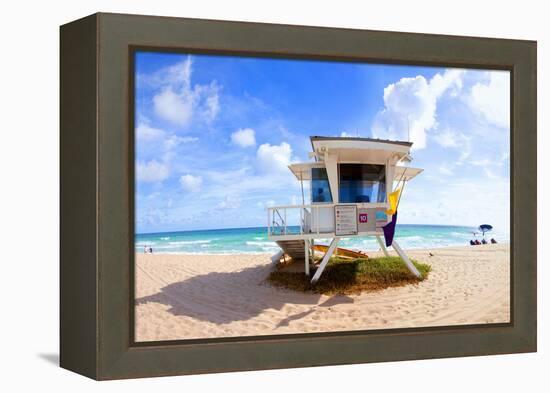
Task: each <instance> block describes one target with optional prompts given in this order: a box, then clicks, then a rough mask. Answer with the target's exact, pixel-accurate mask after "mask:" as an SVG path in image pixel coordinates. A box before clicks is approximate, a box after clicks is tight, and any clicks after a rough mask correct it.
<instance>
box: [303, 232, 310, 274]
mask: <svg viewBox="0 0 550 393" xmlns="http://www.w3.org/2000/svg"><path fill="white" fill-rule="evenodd" d="M304 269H305V270H304V271H305V272H306V276H308V277H309V240H307V239H304Z"/></svg>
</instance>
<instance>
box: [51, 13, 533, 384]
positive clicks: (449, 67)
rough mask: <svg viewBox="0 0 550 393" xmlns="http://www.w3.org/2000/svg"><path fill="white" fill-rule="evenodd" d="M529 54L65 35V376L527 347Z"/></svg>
mask: <svg viewBox="0 0 550 393" xmlns="http://www.w3.org/2000/svg"><path fill="white" fill-rule="evenodd" d="M535 232H536V43H535V42H530V41H520V40H502V39H489V38H467V37H451V36H439V35H423V34H410V33H390V32H379V31H362V30H349V29H332V28H317V27H302V26H286V25H270V24H254V23H240V22H223V21H206V20H194V19H180V18H165V17H150V16H133V15H118V14H95V15H92V16H89V17H86V18H84V19H81V20H78V21H75V22H71V23H69V24H67V25H64V26H62V27H61V366H62V367H65V368H67V369H70V370H73V371H76V372H78V373H81V374H83V375H86V376H89V377H92V378H95V379H117V378H133V377H145V376H161V375H175V374H191V373H206V372H222V371H233V370H255V369H269V368H283V367H304V366H317V365H329V364H349V363H361V362H376V361H390V360H406V359H425V358H435V357H452V356H472V355H488V354H502V353H518V352H530V351H535V350H536V236H534V233H535Z"/></svg>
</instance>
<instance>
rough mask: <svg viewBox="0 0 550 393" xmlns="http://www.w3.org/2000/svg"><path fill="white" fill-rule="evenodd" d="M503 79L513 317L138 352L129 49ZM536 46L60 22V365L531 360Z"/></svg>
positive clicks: (193, 368)
mask: <svg viewBox="0 0 550 393" xmlns="http://www.w3.org/2000/svg"><path fill="white" fill-rule="evenodd" d="M148 48H149V49H153V50H155V51H163V50H164V51H187V52H190V53H220V54H237V55H242V56H247V55H248V56H269V57H286V58H307V59H324V60H341V61H360V62H374V63H385V64H411V65H437V66H451V67H461V68H486V69H502V70H509V71H510V72H511V86H510V88H511V97H512V100H511V127H510V128H511V164H512V165H511V225H510V228H511V246H512V247H511V269H510V271H511V277H510V282H511V303H510V304H511V322H510V323H508V324H491V325H471V326H451V327H431V328H411V329H392V330H376V331H356V332H334V333H315V334H296V335H285V336H262V337H237V338H228V339H204V340H186V341H176V342H167V341H164V342H152V343H136V342H135V340H134V337H133V312H134V311H133V309H134V299H133V295H132V294H133V280H134V278H133V258H134V222H133V218H134V201H133V198H134V195H133V186H134V184H133V182H134V161H133V160H134V156H133V149H134V147H133V102H132V100H131V98H132V93H131V92H132V91H133V85H132V83H133V82H132V81H133V78H132V77H131V76H132V69H131V67H132V64H131V61H130V58H131V56H130V54H131V53H132V51H134V50H136V49H148ZM536 60H537V59H536V42H532V41H521V40H504V39H489V38H471V37H455V36H443V35H428V34H411V33H395V32H381V31H363V30H351V29H334V28H319V27H302V26H288V25H273V24H256V23H241V22H225V21H207V20H196V19H181V18H167V17H151V16H135V15H120V14H103V13H99V14H95V15H91V16H88V17H86V18H83V19H80V20H78V21H75V22H71V23H68V24H66V25H64V26H62V27H61V71H60V78H61V86H60V88H61V112H60V117H61V138H60V147H61V201H60V203H61V261H60V274H61V277H60V279H61V290H60V302H61V311H60V314H61V316H60V326H61V333H60V334H61V348H60V358H61V359H60V363H61V367H64V368H66V369H69V370H72V371H75V372H77V373H80V374H83V375H86V376H88V377H91V378H94V379H99V380H103V379H117V378H135V377H148V376H162V375H175V374H196V373H208V372H223V371H237V370H259V369H274V368H288V367H306V366H320V365H333V364H352V363H365V362H381V361H395V360H411V359H427V358H443V357H456V356H474V355H490V354H504V353H520V352H533V351H536V338H537V335H536V330H537V315H536V310H537V304H536V303H537V299H536V266H537V263H536V260H537V255H536V250H537V243H536V227H537V226H536V221H537V217H536V212H537V207H536V194H537V173H536V105H537V101H536Z"/></svg>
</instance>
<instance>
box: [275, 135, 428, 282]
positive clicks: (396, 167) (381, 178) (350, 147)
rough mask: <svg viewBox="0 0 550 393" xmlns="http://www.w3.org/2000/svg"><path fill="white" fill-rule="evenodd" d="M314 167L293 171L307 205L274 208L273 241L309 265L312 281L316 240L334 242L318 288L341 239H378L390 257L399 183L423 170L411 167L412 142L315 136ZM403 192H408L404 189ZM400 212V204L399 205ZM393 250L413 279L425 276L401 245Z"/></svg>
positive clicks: (298, 165) (296, 166)
mask: <svg viewBox="0 0 550 393" xmlns="http://www.w3.org/2000/svg"><path fill="white" fill-rule="evenodd" d="M310 139H311V146H312V150H313V151H312V152H311V153H310V157H311V158H314V161H312V162H304V163H295V164H291V165H289V169H290V171H291V172H292V173H293V174H294V176H296V179H298V180H299V181H300V184H301V190H302V204H301V205H286V206H273V207H269V208H268V217H267V218H268V238H269V239H270V240H272V241H275V242H276V243H277V244H278V245H279V247H281V251H280V252H279V253H278V254H276V255H274V256H273V260H274V261H275V260H279V259H280V258H281V257H282V256H283V254H287V255H289V256H290V257H292V258H293V259H298V260H301V259H304V263H305V273H306V275H308V276H309V270H310V269H309V268H310V256H311V255H313V245H314V239H327V238H329V239H331V240H330V246H329V247H328V250H327V251H326V252H325V255H324V257H323V259H322V261H321V263H320V265H319V267H318V268H317V271H316V272H315V274H314V276H313V278H312V279H311V282H312V283H315V282H317V280H319V277H320V276H321V274H322V273H323V270H324V269H325V267H326V265H327V263H328V261H329V259H330V257H331V256H332V254H333V253H334V251H335V249H336V248H337V245H338V241H339V240H340V239H341V238H349V237H361V236H374V237H376V239H377V241H378V244H379V245H380V248H381V249H382V251H383V252H384V254H385V255H386V256H387V255H388V251H387V249H386V245H385V242H384V239H383V238H382V237H383V236H384V232H383V227H384V226H385V225H387V224H388V223H390V222H391V220H392V214H388V209H391V208H392V203H390V202H389V201H390V199H391V198H390V196H391V194H392V193H394V196H395V190H394V183H395V182H398V186H399V183H400V182H402V184H403V185H404V184H405V182H406V181H409V180H411V179H412V178H414V177H415V176H416V175H418V174H419V173H420V172H422V169H419V168H411V167H409V166H406V165H407V164H408V163H409V162H410V161H411V160H412V158H411V155H410V150H411V147H412V143H411V142H403V141H390V140H381V139H371V138H348V137H322V136H312V137H310ZM304 182H309V187H310V193H309V195H310V201H309V203H308V204H306V203H305V198H304ZM401 189H402V187H401ZM393 205H394V206H393V207H394V208H395V200H394V201H393ZM391 246H392V248H393V249H394V250H395V251H396V252H397V254H398V255H399V256H400V257H401V259H402V260H403V262H404V263H405V264H406V265H407V268H408V269H409V270H410V271H411V273H412V274H414V275H416V276H417V277H419V276H420V273H419V272H418V270H417V269H416V268H415V266H414V265H413V264H412V262H411V261H410V260H409V258H408V257H407V255H406V254H405V252H404V251H403V250H402V249H401V247H400V246H399V244H397V242H396V241H395V240H393V242H392V243H391Z"/></svg>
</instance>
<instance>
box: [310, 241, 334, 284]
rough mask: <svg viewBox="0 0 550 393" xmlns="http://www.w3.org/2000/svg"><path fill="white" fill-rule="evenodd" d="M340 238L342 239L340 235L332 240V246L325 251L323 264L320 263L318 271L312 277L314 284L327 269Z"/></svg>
mask: <svg viewBox="0 0 550 393" xmlns="http://www.w3.org/2000/svg"><path fill="white" fill-rule="evenodd" d="M339 240H340V238H339V237H335V238H334V239H332V241H331V242H330V247H329V248H328V250H327V252H326V253H325V256H324V257H323V260H322V261H321V264H320V265H319V267H318V268H317V271H316V272H315V274H314V275H313V278H312V279H311V283H312V284H315V283H316V282H317V281H319V278H320V277H321V274H323V270H325V267H326V266H327V263H328V261H329V260H330V257H331V256H332V254H333V253H334V250H336V246H337V245H338V241H339Z"/></svg>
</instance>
